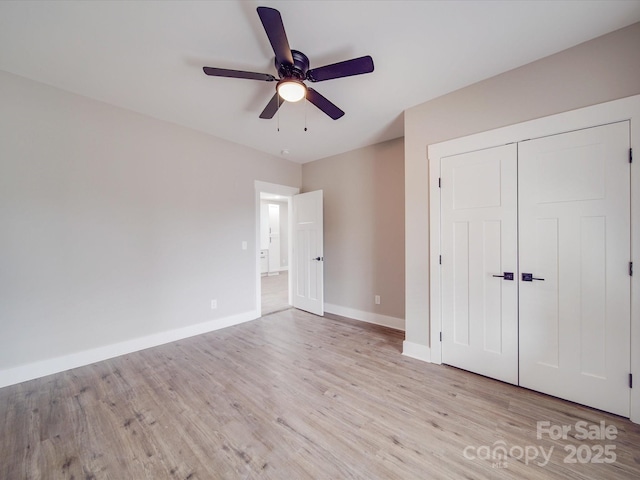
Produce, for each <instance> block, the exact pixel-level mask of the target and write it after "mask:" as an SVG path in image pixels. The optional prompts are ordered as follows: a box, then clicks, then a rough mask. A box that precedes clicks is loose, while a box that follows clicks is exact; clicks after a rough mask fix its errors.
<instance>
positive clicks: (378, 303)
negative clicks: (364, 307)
mask: <svg viewBox="0 0 640 480" xmlns="http://www.w3.org/2000/svg"><path fill="white" fill-rule="evenodd" d="M375 301H376V305H380V295H376V298H375Z"/></svg>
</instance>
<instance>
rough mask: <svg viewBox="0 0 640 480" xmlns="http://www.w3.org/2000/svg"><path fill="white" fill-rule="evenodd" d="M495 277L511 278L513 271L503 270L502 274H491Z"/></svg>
mask: <svg viewBox="0 0 640 480" xmlns="http://www.w3.org/2000/svg"><path fill="white" fill-rule="evenodd" d="M493 276H494V277H497V278H504V279H505V280H513V272H504V275H493Z"/></svg>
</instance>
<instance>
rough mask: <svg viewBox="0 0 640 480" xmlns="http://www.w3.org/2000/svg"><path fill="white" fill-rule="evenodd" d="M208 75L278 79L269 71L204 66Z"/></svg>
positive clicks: (250, 78) (249, 78) (265, 79)
mask: <svg viewBox="0 0 640 480" xmlns="http://www.w3.org/2000/svg"><path fill="white" fill-rule="evenodd" d="M202 70H203V71H204V73H206V74H207V75H211V76H214V77H229V78H246V79H247V80H264V81H265V82H273V81H274V80H277V79H276V77H274V76H273V75H269V74H268V73H256V72H243V71H242V70H229V69H227V68H214V67H202Z"/></svg>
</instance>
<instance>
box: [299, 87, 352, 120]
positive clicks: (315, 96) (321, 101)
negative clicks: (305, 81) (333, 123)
mask: <svg viewBox="0 0 640 480" xmlns="http://www.w3.org/2000/svg"><path fill="white" fill-rule="evenodd" d="M307 100H309V101H310V102H311V103H313V104H314V105H315V106H316V107H318V108H319V109H320V110H322V111H323V112H324V113H326V114H327V115H329V116H330V117H331V118H333V119H334V120H337V119H339V118H340V117H341V116H343V115H344V112H343V111H342V110H340V109H339V108H338V107H336V106H335V105H334V104H333V103H331V102H330V101H329V100H327V99H326V98H325V97H323V96H322V95H320V94H319V93H318V92H316V91H315V90H314V89H313V88H307Z"/></svg>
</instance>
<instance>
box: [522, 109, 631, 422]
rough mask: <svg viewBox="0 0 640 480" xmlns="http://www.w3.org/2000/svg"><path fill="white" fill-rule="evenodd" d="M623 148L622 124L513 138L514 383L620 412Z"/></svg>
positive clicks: (625, 406) (625, 280) (626, 241)
mask: <svg viewBox="0 0 640 480" xmlns="http://www.w3.org/2000/svg"><path fill="white" fill-rule="evenodd" d="M628 152H629V123H628V122H621V123H616V124H611V125H605V126H601V127H595V128H590V129H585V130H580V131H576V132H571V133H566V134H562V135H555V136H551V137H545V138H541V139H537V140H530V141H526V142H522V143H521V144H519V222H520V226H519V230H520V231H519V238H520V273H521V275H520V276H519V283H520V384H521V385H522V386H525V387H527V388H531V389H534V390H538V391H541V392H544V393H548V394H550V395H554V396H558V397H561V398H565V399H568V400H572V401H575V402H577V403H581V404H585V405H589V406H592V407H595V408H598V409H601V410H606V411H608V412H613V413H617V414H619V415H623V416H626V417H628V416H629V401H630V393H629V388H628V374H629V372H630V340H629V338H630V321H631V318H630V288H631V280H630V276H629V271H628V269H629V260H630V166H629V163H628ZM526 274H530V275H531V279H530V278H529V277H526V278H525V277H523V276H524V275H526ZM523 279H524V280H523ZM525 280H526V281H525Z"/></svg>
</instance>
